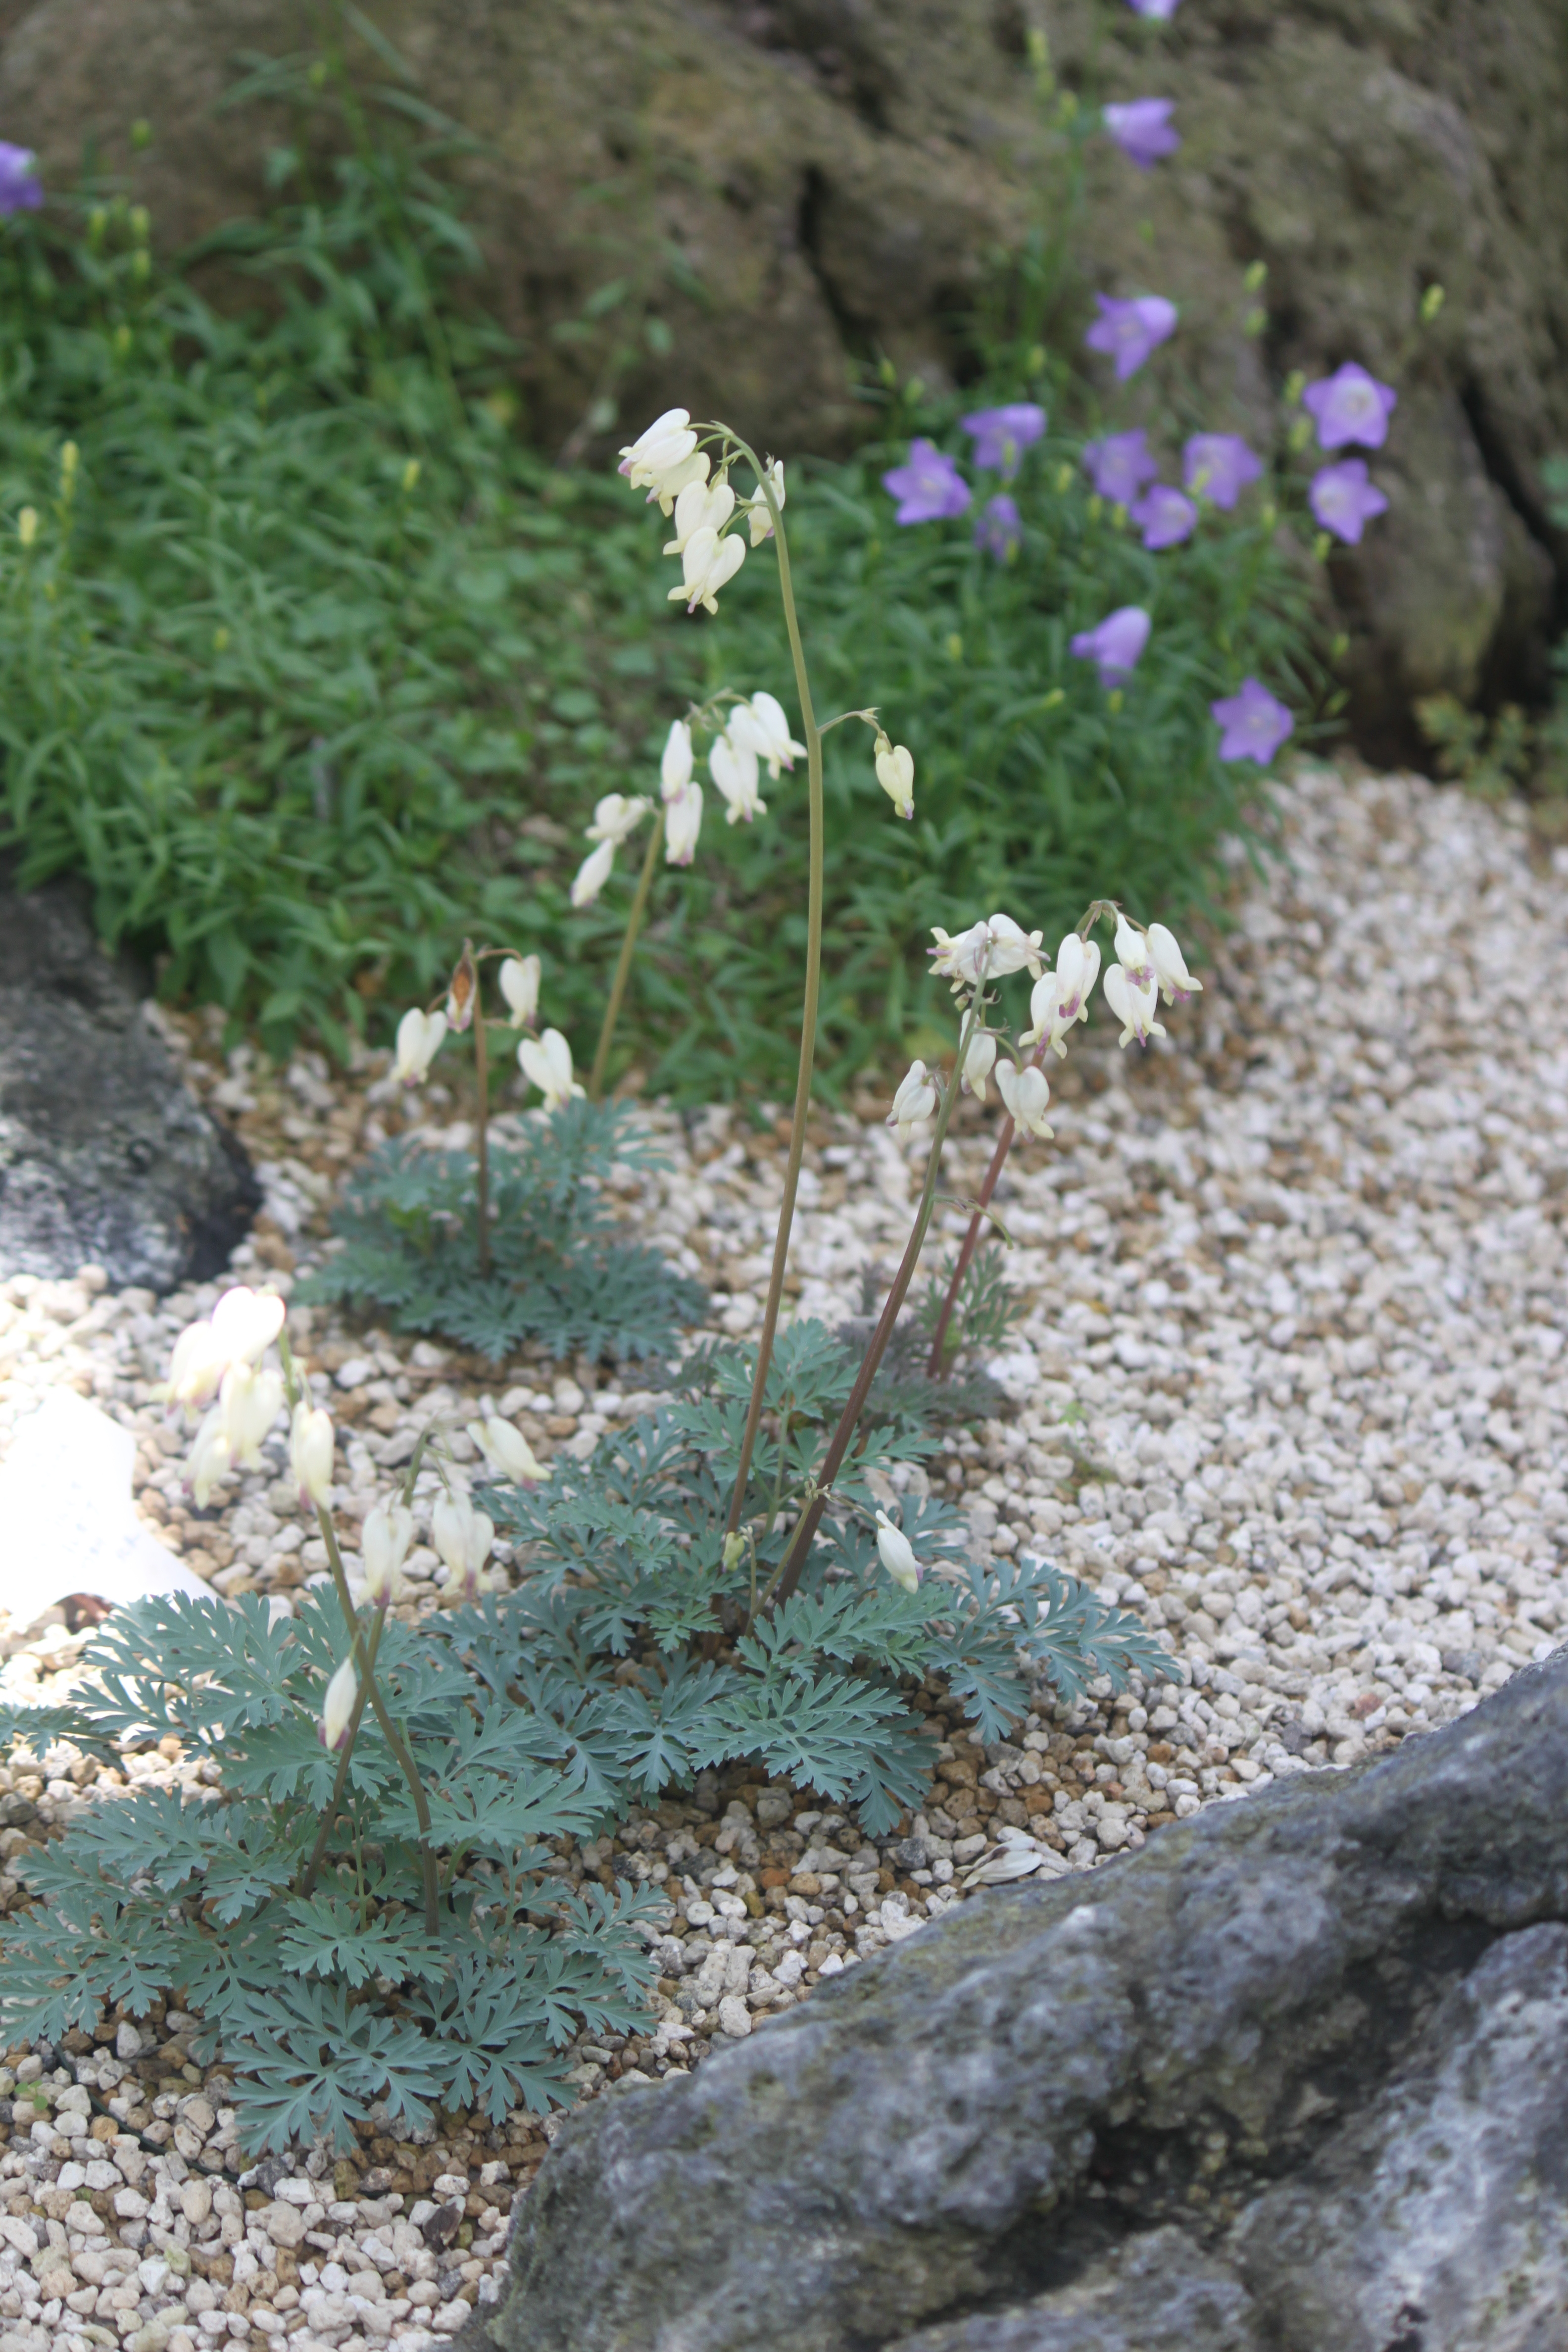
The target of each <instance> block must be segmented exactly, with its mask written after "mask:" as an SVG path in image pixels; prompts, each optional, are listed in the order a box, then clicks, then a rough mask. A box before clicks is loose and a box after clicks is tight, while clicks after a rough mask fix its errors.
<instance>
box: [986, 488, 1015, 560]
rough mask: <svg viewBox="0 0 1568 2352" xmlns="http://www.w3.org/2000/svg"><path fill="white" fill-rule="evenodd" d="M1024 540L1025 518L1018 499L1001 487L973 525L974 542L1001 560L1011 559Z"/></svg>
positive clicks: (988, 553)
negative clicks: (1020, 513) (1022, 515)
mask: <svg viewBox="0 0 1568 2352" xmlns="http://www.w3.org/2000/svg"><path fill="white" fill-rule="evenodd" d="M1023 541H1024V524H1023V519H1022V517H1021V516H1020V515H1019V512H1018V502H1017V500H1016V499H1010V498H1009V497H1008V495H1007V493H1006V491H1005V490H999V491H998V492H997V494H996V496H995V497H994V499H990V500H989V501H988V503H987V505H986V508H985V510H984V513H983V514H982V515H981V516H980V518H979V520H977V521H976V523H975V526H974V544H975V546H976V547H980V548H984V551H985V552H986V554H987V555H994V557H995V558H996V561H997V562H998V563H1007V562H1011V561H1012V559H1013V557H1014V556H1015V555H1016V553H1017V552H1018V550H1019V548H1020V547H1021V546H1022V544H1023Z"/></svg>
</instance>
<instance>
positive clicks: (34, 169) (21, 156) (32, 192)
mask: <svg viewBox="0 0 1568 2352" xmlns="http://www.w3.org/2000/svg"><path fill="white" fill-rule="evenodd" d="M43 201H44V192H43V189H42V188H41V186H40V185H39V184H38V159H37V156H36V155H35V154H34V153H33V152H32V150H31V149H30V148H27V147H13V146H12V145H11V144H10V142H8V141H7V140H5V139H0V214H5V213H33V212H37V209H38V206H39V205H41V204H42V203H43Z"/></svg>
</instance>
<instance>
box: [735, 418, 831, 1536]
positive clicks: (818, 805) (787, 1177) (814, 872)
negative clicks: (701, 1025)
mask: <svg viewBox="0 0 1568 2352" xmlns="http://www.w3.org/2000/svg"><path fill="white" fill-rule="evenodd" d="M731 439H733V440H734V441H735V446H736V447H737V448H738V449H739V450H740V452H741V455H742V457H743V458H744V459H745V460H746V463H747V464H748V465H749V466H750V467H752V471H753V472H754V473H755V475H756V478H757V481H758V484H759V486H760V488H761V489H762V493H763V498H764V499H766V501H767V508H768V512H769V514H770V515H771V516H772V518H773V541H774V544H775V546H776V547H777V549H778V559H779V594H780V596H781V597H782V599H783V601H784V626H785V628H786V629H787V630H788V632H789V649H790V656H791V658H792V660H793V661H794V663H795V692H796V693H797V694H798V695H799V697H800V719H801V730H802V732H803V733H804V734H805V763H806V797H807V807H808V811H809V815H810V823H811V847H810V863H809V867H808V879H807V887H806V916H805V1002H804V1003H803V1005H802V1007H801V1015H800V1066H799V1068H798V1070H797V1072H796V1075H795V1113H794V1118H793V1121H792V1124H791V1127H790V1139H789V1158H788V1160H787V1161H786V1162H785V1165H784V1199H783V1201H782V1202H780V1204H779V1223H778V1232H777V1234H776V1235H775V1236H774V1240H773V1271H772V1273H771V1274H770V1276H768V1296H767V1302H766V1304H765V1306H764V1307H763V1328H762V1333H761V1336H760V1337H759V1339H758V1341H757V1369H756V1372H755V1375H754V1377H753V1379H752V1402H751V1404H750V1406H749V1408H748V1410H747V1413H746V1426H745V1428H744V1430H743V1431H742V1436H741V1458H740V1461H739V1463H738V1465H737V1466H736V1470H735V1491H734V1493H733V1494H732V1495H731V1497H730V1517H729V1519H728V1521H727V1523H726V1526H727V1532H728V1533H730V1534H731V1535H732V1534H733V1533H734V1531H735V1529H736V1528H738V1527H739V1526H740V1524H741V1517H742V1512H743V1510H744V1508H745V1501H746V1481H747V1479H748V1477H749V1476H750V1475H751V1468H752V1452H753V1450H754V1449H755V1446H756V1443H757V1431H758V1429H759V1428H760V1427H761V1425H762V1419H763V1395H764V1393H765V1391H766V1389H767V1381H768V1367H769V1365H770V1364H771V1363H772V1361H773V1336H774V1334H775V1332H776V1331H777V1329H778V1320H779V1303H780V1301H781V1299H782V1298H783V1297H784V1265H785V1262H786V1260H787V1258H788V1255H789V1236H790V1227H791V1225H792V1224H793V1223H794V1222H795V1194H796V1192H798V1191H799V1189H800V1164H801V1160H802V1159H803V1158H804V1156H805V1122H806V1118H807V1114H808V1113H809V1111H810V1109H811V1076H812V1069H813V1066H814V1065H815V1063H816V1008H817V1000H818V996H819V993H820V991H821V985H822V867H823V835H824V816H823V802H822V737H821V735H820V733H819V732H818V730H817V725H816V713H815V711H814V710H813V709H812V702H811V681H810V679H809V678H808V677H807V676H806V669H805V650H804V648H803V646H802V645H801V640H800V621H799V618H798V616H797V614H796V612H795V587H794V583H793V582H792V580H791V577H790V568H789V546H788V542H787V541H786V540H785V538H784V516H783V514H782V513H781V511H780V509H779V505H778V501H777V500H776V499H775V498H774V496H773V484H772V482H771V481H770V480H769V478H768V477H767V475H766V474H765V473H764V472H763V467H762V466H761V465H760V464H759V462H758V460H757V458H756V457H755V455H754V454H753V452H752V450H750V449H749V448H748V447H747V446H746V445H745V443H744V442H743V441H742V440H740V439H739V438H738V437H737V436H733V435H731Z"/></svg>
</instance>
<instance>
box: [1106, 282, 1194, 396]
mask: <svg viewBox="0 0 1568 2352" xmlns="http://www.w3.org/2000/svg"><path fill="white" fill-rule="evenodd" d="M1094 299H1095V301H1096V302H1097V304H1098V305H1099V308H1100V316H1099V318H1098V319H1097V320H1095V322H1094V324H1093V326H1092V327H1090V328H1089V331H1088V333H1087V334H1086V335H1085V336H1084V339H1083V340H1084V342H1085V343H1086V345H1087V346H1088V348H1089V350H1090V351H1091V352H1103V353H1104V354H1105V356H1106V358H1107V359H1110V360H1114V362H1116V380H1117V382H1118V383H1126V381H1127V379H1128V377H1129V376H1131V375H1136V374H1137V373H1138V371H1139V369H1140V368H1141V367H1142V364H1143V362H1144V361H1145V360H1146V359H1147V358H1148V357H1149V354H1150V352H1153V351H1157V350H1158V349H1159V347H1160V345H1161V344H1162V343H1163V342H1164V341H1165V340H1166V338H1167V337H1168V336H1170V335H1173V334H1174V333H1175V331H1176V306H1175V304H1174V303H1173V302H1167V301H1166V299H1165V298H1164V296H1163V294H1137V295H1134V296H1133V297H1132V298H1131V299H1130V300H1127V301H1123V300H1121V299H1119V298H1118V297H1117V296H1115V295H1112V294H1097V295H1096V296H1095V298H1094Z"/></svg>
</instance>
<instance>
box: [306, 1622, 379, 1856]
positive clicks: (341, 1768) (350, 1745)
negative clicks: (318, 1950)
mask: <svg viewBox="0 0 1568 2352" xmlns="http://www.w3.org/2000/svg"><path fill="white" fill-rule="evenodd" d="M385 1622H386V1613H385V1612H384V1610H378V1611H377V1612H376V1617H375V1622H374V1625H373V1626H372V1627H371V1630H370V1648H369V1650H368V1651H367V1653H366V1655H365V1664H367V1665H368V1666H370V1667H371V1668H372V1669H373V1670H374V1665H375V1654H376V1652H377V1650H379V1649H380V1647H381V1631H382V1627H383V1626H384V1623H385ZM369 1696H370V1685H369V1684H368V1683H364V1682H362V1683H361V1685H360V1686H359V1694H358V1696H357V1697H356V1698H355V1700H354V1711H353V1714H352V1715H351V1716H350V1717H349V1727H348V1730H347V1731H346V1732H345V1734H344V1735H343V1749H342V1755H341V1756H340V1757H339V1759H338V1777H337V1779H336V1780H334V1781H333V1782H332V1793H331V1798H330V1800H329V1801H328V1803H327V1808H326V1811H324V1812H323V1813H322V1815H321V1829H320V1831H319V1832H317V1837H316V1843H315V1845H314V1847H313V1849H312V1851H311V1854H310V1861H309V1862H308V1863H307V1864H305V1867H304V1869H303V1870H302V1871H301V1872H300V1876H299V1879H298V1881H297V1883H296V1885H295V1888H294V1892H295V1894H296V1895H298V1896H299V1897H300V1900H301V1902H302V1901H303V1900H304V1899H305V1898H306V1896H308V1895H310V1894H311V1893H312V1892H313V1891H314V1888H315V1884H316V1879H317V1876H318V1874H319V1873H320V1871H321V1863H322V1859H323V1857H324V1856H325V1854H326V1851H327V1842H328V1840H329V1839H330V1838H331V1834H332V1831H333V1829H334V1828H335V1826H336V1824H337V1818H338V1814H339V1813H340V1811H342V1801H343V1789H344V1787H345V1785H346V1783H347V1780H348V1777H349V1764H350V1762H351V1760H352V1759H353V1752H354V1741H355V1740H356V1739H357V1738H359V1727H360V1718H361V1717H363V1714H364V1710H365V1703H366V1701H367V1700H368V1698H369Z"/></svg>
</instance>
